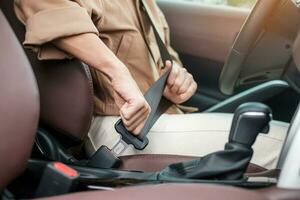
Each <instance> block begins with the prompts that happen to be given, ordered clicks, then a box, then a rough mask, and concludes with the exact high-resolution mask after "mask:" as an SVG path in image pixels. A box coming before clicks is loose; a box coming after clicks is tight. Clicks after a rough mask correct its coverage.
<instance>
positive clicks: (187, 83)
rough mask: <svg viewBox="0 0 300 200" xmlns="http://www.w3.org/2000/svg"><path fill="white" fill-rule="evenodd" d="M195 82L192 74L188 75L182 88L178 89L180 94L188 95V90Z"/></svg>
mask: <svg viewBox="0 0 300 200" xmlns="http://www.w3.org/2000/svg"><path fill="white" fill-rule="evenodd" d="M193 82H194V78H193V76H192V75H191V74H189V73H188V74H187V75H186V77H185V80H184V82H183V83H182V84H181V86H180V87H179V89H178V92H177V93H178V94H183V93H186V92H187V90H188V89H189V88H190V87H191V85H192V84H193Z"/></svg>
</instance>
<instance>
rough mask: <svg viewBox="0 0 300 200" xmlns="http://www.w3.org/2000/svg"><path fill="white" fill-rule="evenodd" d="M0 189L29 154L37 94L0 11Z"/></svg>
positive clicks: (20, 168) (34, 83)
mask: <svg viewBox="0 0 300 200" xmlns="http://www.w3.org/2000/svg"><path fill="white" fill-rule="evenodd" d="M0 27H1V28H0V35H1V37H0V47H1V48H0V142H1V144H0V158H1V159H0V166H1V167H0V177H1V178H0V189H1V188H3V187H4V186H5V185H7V184H8V183H9V182H10V181H11V180H12V179H13V178H15V177H16V176H18V175H19V174H20V173H21V172H22V170H23V169H24V167H25V166H26V162H27V159H28V157H29V156H30V153H31V147H32V145H33V140H34V136H35V130H36V128H37V124H38V118H39V94H38V89H37V85H36V80H35V78H34V75H33V73H32V70H31V66H30V64H29V62H28V60H27V58H26V56H25V54H24V52H23V50H22V47H21V46H20V44H19V42H18V40H17V38H16V37H15V35H14V33H13V32H12V30H11V28H10V26H9V24H8V23H7V21H6V19H5V17H4V15H3V13H2V12H1V10H0Z"/></svg>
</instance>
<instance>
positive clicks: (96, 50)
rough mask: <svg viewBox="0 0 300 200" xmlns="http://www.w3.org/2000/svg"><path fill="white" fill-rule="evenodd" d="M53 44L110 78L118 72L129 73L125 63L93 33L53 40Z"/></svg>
mask: <svg viewBox="0 0 300 200" xmlns="http://www.w3.org/2000/svg"><path fill="white" fill-rule="evenodd" d="M53 43H54V45H56V46H57V47H58V48H60V49H62V50H64V51H66V52H67V53H69V54H71V55H72V56H74V57H76V58H78V59H79V60H82V61H83V62H85V63H86V64H87V65H89V66H91V67H94V68H96V69H97V70H99V71H101V72H102V73H104V74H105V75H106V76H107V77H108V78H109V79H110V80H112V79H113V78H116V76H117V75H118V74H122V73H129V72H128V70H127V68H126V67H125V65H124V64H123V63H122V62H121V61H120V60H119V59H118V58H117V57H116V56H115V55H114V53H113V52H112V51H111V50H110V49H109V48H108V47H107V46H106V45H105V44H104V43H103V42H102V40H101V39H100V38H99V37H98V36H97V35H95V34H92V33H86V34H81V35H76V36H70V37H65V38H61V39H57V40H55V41H53Z"/></svg>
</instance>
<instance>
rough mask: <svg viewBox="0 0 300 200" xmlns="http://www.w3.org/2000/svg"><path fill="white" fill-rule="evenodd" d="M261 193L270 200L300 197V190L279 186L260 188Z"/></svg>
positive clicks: (286, 199)
mask: <svg viewBox="0 0 300 200" xmlns="http://www.w3.org/2000/svg"><path fill="white" fill-rule="evenodd" d="M258 192H260V193H261V194H263V195H264V196H265V197H267V198H268V199H270V200H279V199H284V200H296V199H300V190H291V189H281V188H277V187H271V188H267V189H261V190H258Z"/></svg>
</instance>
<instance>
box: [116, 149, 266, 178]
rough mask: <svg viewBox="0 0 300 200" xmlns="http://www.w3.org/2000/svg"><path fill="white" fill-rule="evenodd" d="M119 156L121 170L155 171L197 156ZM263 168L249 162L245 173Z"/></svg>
mask: <svg viewBox="0 0 300 200" xmlns="http://www.w3.org/2000/svg"><path fill="white" fill-rule="evenodd" d="M120 158H121V160H122V164H121V166H120V167H119V169H121V170H129V171H144V172H155V171H160V170H162V169H163V168H165V167H167V166H168V165H170V164H173V163H178V162H184V161H190V160H193V159H196V158H197V157H192V156H178V155H162V154H139V155H130V156H122V157H120ZM265 170H266V169H264V168H262V167H260V166H258V165H255V164H250V165H249V167H248V170H247V173H257V172H262V171H265Z"/></svg>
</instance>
